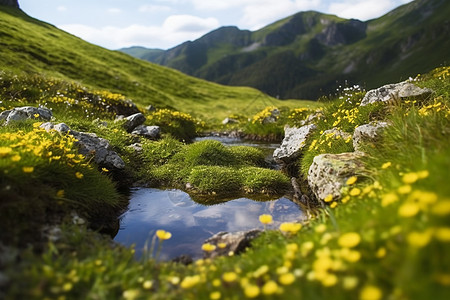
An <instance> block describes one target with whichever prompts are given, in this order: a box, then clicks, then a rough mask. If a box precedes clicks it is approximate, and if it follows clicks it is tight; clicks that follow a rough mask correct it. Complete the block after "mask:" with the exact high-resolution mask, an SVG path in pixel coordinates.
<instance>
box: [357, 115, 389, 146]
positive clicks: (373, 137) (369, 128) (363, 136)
mask: <svg viewBox="0 0 450 300" xmlns="http://www.w3.org/2000/svg"><path fill="white" fill-rule="evenodd" d="M387 126H388V123H386V122H371V123H369V124H364V125H361V126H358V127H356V128H355V132H354V133H353V148H354V149H355V151H361V150H362V148H361V146H362V145H364V144H366V145H367V144H369V143H371V144H373V143H375V142H376V141H377V140H378V138H379V135H380V133H381V132H382V131H383V129H384V128H386V127H387Z"/></svg>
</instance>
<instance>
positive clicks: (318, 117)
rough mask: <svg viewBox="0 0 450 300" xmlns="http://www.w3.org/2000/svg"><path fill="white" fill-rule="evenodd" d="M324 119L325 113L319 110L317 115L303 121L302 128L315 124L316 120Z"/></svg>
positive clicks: (314, 114) (313, 114)
mask: <svg viewBox="0 0 450 300" xmlns="http://www.w3.org/2000/svg"><path fill="white" fill-rule="evenodd" d="M322 117H323V112H322V111H321V110H317V111H316V112H315V113H312V114H310V115H309V116H307V117H306V119H305V120H302V121H301V122H300V124H301V125H302V126H305V125H309V124H314V122H316V120H319V119H320V118H322Z"/></svg>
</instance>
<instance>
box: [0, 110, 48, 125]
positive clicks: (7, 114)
mask: <svg viewBox="0 0 450 300" xmlns="http://www.w3.org/2000/svg"><path fill="white" fill-rule="evenodd" d="M52 117H53V114H52V111H51V110H49V109H47V108H43V107H33V106H23V107H16V108H13V109H11V110H6V111H4V112H2V113H1V114H0V120H6V121H5V125H8V124H10V123H11V122H13V121H24V120H28V119H36V120H42V121H50V120H51V118H52Z"/></svg>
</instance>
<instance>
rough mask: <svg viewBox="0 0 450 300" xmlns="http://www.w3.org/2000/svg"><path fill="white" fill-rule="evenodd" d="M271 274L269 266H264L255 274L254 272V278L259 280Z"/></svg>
mask: <svg viewBox="0 0 450 300" xmlns="http://www.w3.org/2000/svg"><path fill="white" fill-rule="evenodd" d="M267 272H269V266H268V265H262V266H261V267H259V268H258V269H257V270H256V271H255V272H253V277H255V278H259V277H261V276H263V275H264V274H266V273H267Z"/></svg>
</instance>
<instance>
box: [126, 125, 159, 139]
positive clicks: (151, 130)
mask: <svg viewBox="0 0 450 300" xmlns="http://www.w3.org/2000/svg"><path fill="white" fill-rule="evenodd" d="M131 133H132V134H136V135H140V136H143V137H146V138H148V139H151V140H157V139H159V137H160V134H161V129H160V128H159V126H145V125H139V126H137V127H136V128H135V129H134V130H133V131H132V132H131Z"/></svg>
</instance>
